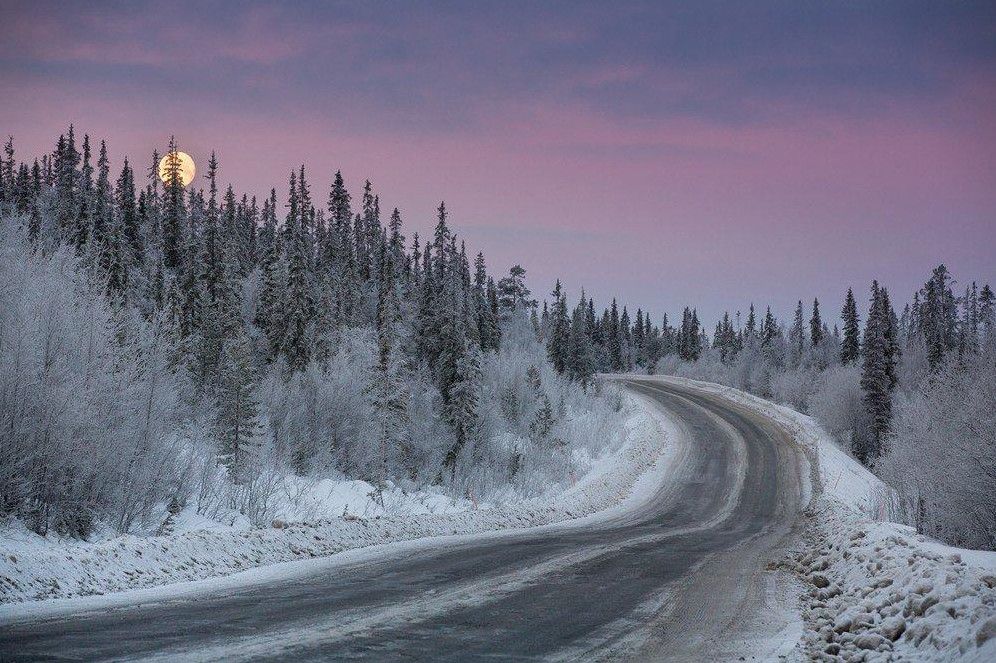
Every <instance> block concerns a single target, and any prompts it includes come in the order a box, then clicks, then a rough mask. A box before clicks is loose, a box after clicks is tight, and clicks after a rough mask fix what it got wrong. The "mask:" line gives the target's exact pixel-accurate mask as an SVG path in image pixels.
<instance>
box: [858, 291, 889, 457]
mask: <svg viewBox="0 0 996 663" xmlns="http://www.w3.org/2000/svg"><path fill="white" fill-rule="evenodd" d="M889 308H890V307H889V305H888V299H887V298H885V297H883V289H881V288H879V285H878V282H877V281H874V282H872V298H871V306H870V308H869V311H868V319H867V321H866V323H865V334H864V342H863V344H862V354H863V360H864V363H863V366H862V371H861V389H862V392H863V396H862V400H863V402H864V405H865V411H866V412H867V413H868V417H869V420H870V422H871V428H870V431H869V436H868V438H867V439H858V440H856V442H857V445H856V447H855V449H854V452H855V456H857V457H858V459H859V460H860V461H861V462H863V463H866V464H871V463H873V462H874V461H875V460H876V459H877V458H878V456H879V454H880V453H881V450H882V441H883V439H884V438H885V435H886V434H887V433H888V430H889V424H890V421H891V419H892V389H893V387H894V375H895V366H894V364H893V363H892V359H893V358H892V357H890V354H891V352H892V350H891V347H890V346H891V344H892V341H891V340H890V333H891V332H890V330H889V327H890V325H891V323H890V320H889Z"/></svg>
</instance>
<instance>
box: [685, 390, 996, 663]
mask: <svg viewBox="0 0 996 663" xmlns="http://www.w3.org/2000/svg"><path fill="white" fill-rule="evenodd" d="M666 379H667V380H670V381H673V382H675V383H679V384H682V385H685V386H687V387H693V388H696V389H699V390H701V391H704V392H708V393H717V394H722V395H723V396H725V397H726V398H729V399H730V400H732V401H734V402H736V403H739V404H741V405H744V406H746V407H750V408H752V409H754V410H756V411H758V412H761V413H763V414H765V415H767V416H769V417H770V418H772V419H774V420H775V421H776V422H778V423H779V424H780V425H782V426H783V427H784V428H786V429H787V430H789V431H790V432H791V433H792V434H793V435H794V436H795V439H796V440H797V441H798V442H799V443H800V444H802V445H804V447H805V448H806V449H807V450H808V453H809V457H810V463H812V465H813V467H814V469H815V471H814V472H813V475H814V481H815V482H816V484H817V485H816V486H815V490H814V491H813V492H814V495H813V498H812V499H811V500H810V503H809V506H808V508H807V511H806V518H807V528H806V531H805V533H804V536H803V539H804V541H803V544H804V545H803V546H802V549H801V550H799V551H796V552H795V553H793V554H792V555H790V557H789V558H788V559H786V560H783V561H782V562H781V564H780V566H781V567H782V568H785V569H787V570H789V571H791V572H793V573H795V574H796V575H797V578H798V579H799V580H800V582H801V586H802V588H803V591H802V594H801V597H800V599H801V606H800V607H801V609H802V612H803V617H804V623H805V626H806V628H805V631H804V634H803V637H802V640H801V641H800V643H799V645H798V646H797V649H796V651H795V652H794V653H793V657H794V658H797V659H798V660H807V661H808V660H820V661H952V660H963V661H980V662H981V661H987V662H991V661H996V552H992V551H980V550H965V549H960V548H954V547H951V546H947V545H944V544H942V543H939V542H937V541H933V540H931V539H928V538H927V537H925V536H922V535H920V534H917V532H916V531H915V530H914V529H913V528H911V527H908V526H906V525H902V524H900V523H897V522H890V521H889V520H888V518H889V517H894V516H896V514H895V513H894V511H895V509H894V507H893V506H892V505H893V500H892V497H891V492H890V490H889V489H888V487H887V486H885V485H884V484H883V483H882V482H881V481H880V480H879V479H878V478H877V477H876V476H875V475H874V474H872V473H871V472H870V471H868V469H867V468H865V467H864V466H862V465H861V464H860V463H858V461H856V460H855V459H854V458H852V457H851V456H850V455H848V454H847V453H846V452H845V451H843V450H842V449H840V448H839V447H838V446H837V445H836V444H835V443H834V442H833V440H832V439H831V438H830V436H829V435H827V434H826V433H825V432H824V431H823V430H822V429H821V428H820V426H819V424H817V423H816V421H814V420H813V419H811V418H810V417H807V416H805V415H803V414H800V413H798V412H796V411H794V410H792V409H790V408H787V407H784V406H780V405H776V404H774V403H771V402H770V401H766V400H764V399H762V398H759V397H757V396H754V395H751V394H748V393H745V392H742V391H739V390H737V389H732V388H730V387H725V386H722V385H717V384H712V383H706V382H699V381H696V380H690V379H687V378H670V377H669V378H666Z"/></svg>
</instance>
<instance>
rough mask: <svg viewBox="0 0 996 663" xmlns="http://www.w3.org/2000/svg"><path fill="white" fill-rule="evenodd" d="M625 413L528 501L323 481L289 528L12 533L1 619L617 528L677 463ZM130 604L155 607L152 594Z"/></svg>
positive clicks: (190, 521) (296, 509)
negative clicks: (482, 542)
mask: <svg viewBox="0 0 996 663" xmlns="http://www.w3.org/2000/svg"><path fill="white" fill-rule="evenodd" d="M624 407H625V408H626V413H627V419H626V426H625V428H624V430H622V431H619V432H618V436H619V439H616V440H607V441H606V445H605V449H606V453H604V454H603V455H602V456H600V457H599V458H595V459H589V460H588V461H587V463H588V464H589V469H588V471H587V472H586V473H585V474H584V475H583V476H581V477H580V478H579V479H578V480H577V482H576V483H575V484H574V485H572V486H567V487H562V488H560V489H559V490H556V491H553V492H552V493H551V494H548V495H544V496H541V497H537V498H533V499H529V500H523V501H517V502H513V501H509V502H503V503H497V504H475V502H473V501H472V500H453V499H450V498H448V497H446V496H443V495H440V494H436V493H430V492H423V493H415V494H404V493H402V492H401V491H399V490H390V491H386V492H385V494H384V496H383V497H382V498H381V499H375V497H374V496H373V495H372V489H373V487H372V486H370V485H369V484H366V483H364V482H361V481H349V482H334V481H328V480H325V481H320V482H296V483H294V482H292V483H288V485H287V486H286V490H285V491H284V492H285V495H284V496H283V497H282V499H281V501H280V504H279V505H278V509H277V513H278V514H279V516H280V517H279V518H278V520H275V521H274V525H275V526H274V527H270V528H265V529H251V528H249V527H248V524H247V523H245V522H242V521H240V520H239V519H231V521H230V522H218V520H212V519H207V518H204V517H200V516H197V515H196V514H192V513H190V512H182V513H181V514H179V515H178V517H177V519H176V522H175V523H173V531H172V533H170V534H168V535H163V536H148V537H142V536H131V535H125V536H117V537H113V538H109V539H107V540H104V541H100V542H82V541H70V540H57V539H54V538H43V537H39V536H38V535H36V534H34V533H32V532H29V531H27V530H26V529H24V528H23V526H18V525H16V524H14V525H10V526H8V527H7V528H6V529H5V530H3V531H0V603H6V604H8V605H7V606H6V607H2V606H0V616H2V615H3V614H4V613H7V614H14V613H23V612H25V611H31V610H33V609H37V608H38V607H39V606H38V605H37V604H38V603H39V602H41V603H47V604H53V603H60V604H61V603H64V602H63V601H48V599H67V598H73V597H81V596H93V595H103V594H108V593H112V592H125V593H126V594H127V593H128V590H142V589H143V588H144V589H147V588H154V587H161V586H165V585H172V584H174V583H184V582H188V581H200V580H204V579H208V578H218V577H221V576H228V575H232V574H237V573H240V572H244V571H246V570H247V569H255V568H258V567H263V566H268V565H274V564H280V563H283V562H291V561H294V560H303V559H310V558H318V557H328V556H330V555H334V554H335V553H339V552H341V551H345V550H349V549H355V548H362V547H369V546H376V545H379V544H387V543H391V542H398V541H409V540H412V539H419V538H423V537H436V536H452V535H467V534H479V533H486V532H493V531H496V530H505V529H516V528H523V527H533V526H540V525H547V524H551V523H558V522H563V521H567V520H572V519H578V518H583V517H610V516H611V514H612V513H613V512H614V511H616V510H617V509H620V508H623V507H624V506H625V508H632V507H633V506H634V501H639V500H646V499H649V497H650V496H651V495H652V494H653V492H654V490H655V489H656V488H657V486H658V485H659V484H660V482H661V481H663V480H664V479H663V478H662V477H664V476H665V474H666V471H665V470H666V466H667V465H668V464H669V462H670V461H669V459H670V458H672V457H673V455H674V454H675V453H677V448H676V447H677V445H676V443H675V441H676V439H677V437H678V435H677V433H676V430H675V429H674V427H673V424H672V423H671V422H669V421H668V420H667V419H666V418H664V417H663V416H662V415H661V414H660V413H659V412H658V411H657V410H656V409H654V408H647V407H644V406H643V405H641V404H640V399H639V398H638V397H634V396H627V397H626V398H625V403H624ZM650 470H653V472H651V471H650ZM651 484H652V485H651ZM613 507H616V508H615V509H614V508H613ZM593 514H597V515H594V516H593ZM284 566H286V565H284ZM283 570H284V571H286V572H287V573H293V570H292V569H286V568H285V569H283ZM257 575H259V574H257ZM271 575H272V574H271ZM260 577H262V576H260ZM131 593H132V594H134V595H135V596H136V597H137V598H141V599H142V600H146V599H148V598H149V597H150V595H149V594H148V592H147V591H145V592H143V591H138V592H134V591H133V592H131ZM102 598H107V597H102ZM117 598H119V599H122V600H127V599H128V596H127V595H122V596H119V597H117ZM24 602H33V603H35V604H36V605H35V606H28V605H25V604H24ZM14 604H18V605H14ZM42 611H44V609H43V610H42Z"/></svg>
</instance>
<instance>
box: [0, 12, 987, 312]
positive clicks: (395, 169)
mask: <svg viewBox="0 0 996 663" xmlns="http://www.w3.org/2000/svg"><path fill="white" fill-rule="evenodd" d="M46 6H47V5H46V3H44V2H43V3H33V4H32V5H30V7H29V6H27V5H23V4H22V5H19V6H16V7H11V8H9V9H7V10H5V14H7V16H6V18H9V19H11V20H8V21H5V23H6V24H7V25H8V28H9V29H10V30H11V34H5V39H4V40H3V43H4V44H5V46H0V72H3V75H4V77H5V78H6V79H8V80H10V81H11V83H13V84H15V85H17V86H18V87H19V89H20V90H21V91H22V95H23V100H24V101H23V102H22V103H19V104H17V105H16V106H14V107H8V108H7V109H5V110H4V111H3V113H2V121H0V125H2V128H3V132H4V133H6V134H11V135H13V136H14V139H15V148H16V149H17V153H18V156H19V157H20V158H22V159H23V158H26V157H29V156H30V157H31V158H33V157H34V156H38V155H40V154H41V153H44V152H48V151H50V150H51V149H52V147H53V145H54V138H55V137H57V136H58V134H59V133H60V132H62V131H64V130H65V128H66V127H67V126H68V125H69V124H70V123H74V124H75V125H76V126H77V128H78V129H79V130H80V132H81V133H82V132H85V133H89V134H90V135H91V138H92V139H93V140H94V141H95V142H96V141H99V140H100V139H101V138H106V139H107V141H108V149H109V151H110V155H111V159H112V163H114V164H120V162H121V159H122V157H123V156H125V155H126V154H127V155H128V156H129V157H130V158H131V159H132V160H133V162H134V163H136V164H140V165H141V164H143V163H144V160H145V159H147V158H148V156H149V155H151V152H152V150H153V149H159V151H160V152H162V151H163V150H164V148H165V145H166V142H167V141H168V138H169V135H170V134H175V135H176V136H177V138H178V140H179V143H180V146H181V148H182V149H184V150H185V151H187V152H189V153H190V154H191V155H192V156H193V158H194V160H195V162H196V163H197V164H198V166H199V169H200V172H199V175H200V174H203V172H204V170H203V168H204V166H205V164H206V162H207V158H208V155H209V154H210V152H211V151H212V150H215V151H217V153H218V157H219V160H220V163H221V168H220V173H219V175H220V179H221V181H222V182H224V183H226V184H227V183H229V182H231V183H232V184H233V185H234V186H235V187H236V189H238V190H239V191H240V193H241V192H248V193H250V195H251V194H256V195H257V196H260V197H261V196H262V195H264V194H265V193H266V192H268V191H269V189H270V187H276V189H277V192H278V198H283V197H285V196H286V191H284V190H283V189H286V182H285V180H286V176H287V174H288V173H289V171H290V170H291V168H294V167H296V166H298V165H300V164H301V163H304V164H305V166H306V167H307V169H308V170H309V172H310V173H312V179H313V181H314V182H315V187H314V188H315V190H316V191H317V192H320V193H321V194H322V195H321V196H316V200H319V201H324V193H325V192H326V191H327V186H328V182H329V181H330V179H331V175H332V174H333V173H334V172H335V170H337V169H341V170H342V172H343V175H344V177H345V178H346V183H347V186H348V187H349V188H350V191H351V192H352V193H353V194H354V195H355V194H356V193H357V192H358V190H359V188H360V187H361V186H362V182H363V181H364V180H365V179H369V180H371V181H372V182H373V185H374V188H375V190H376V191H377V192H378V193H379V194H381V197H382V201H383V203H384V204H383V205H382V206H383V207H384V208H385V209H391V208H393V207H398V208H399V209H400V210H401V212H402V216H403V218H404V221H405V225H406V227H407V228H408V233H407V234H408V235H409V236H410V235H411V233H412V232H413V231H418V232H419V234H420V235H423V236H424V235H425V233H426V231H431V228H432V225H433V224H434V217H435V208H436V206H437V205H438V203H439V201H440V200H445V201H446V202H447V207H448V209H449V210H450V213H451V215H452V216H451V219H452V223H453V225H454V227H455V228H456V229H457V230H458V231H459V233H460V235H461V236H462V237H463V238H464V239H466V240H467V242H468V244H469V245H471V246H473V247H474V249H475V252H476V251H477V250H481V251H483V252H484V253H485V256H486V257H487V258H488V262H489V265H491V267H492V268H493V269H495V271H496V272H504V271H505V270H507V268H508V267H509V266H511V265H512V264H515V263H519V264H522V266H523V267H525V268H526V269H527V272H528V282H529V284H530V286H531V287H532V289H533V291H534V294H535V296H536V297H537V298H538V299H540V300H542V299H543V298H544V297H548V296H549V292H550V291H551V290H552V288H553V284H554V280H555V279H557V278H560V279H561V280H562V282H563V283H564V284H565V288H566V289H567V292H568V293H570V295H571V297H572V298H574V299H576V297H577V295H578V294H579V292H580V290H581V289H582V288H583V289H584V290H585V292H586V293H587V294H588V295H589V296H593V297H594V298H595V300H596V301H597V302H599V303H600V305H605V304H607V303H608V302H609V301H611V299H612V298H613V297H616V298H617V299H618V300H619V302H620V303H625V304H626V305H627V307H629V308H631V309H634V310H635V308H637V307H639V308H643V309H644V310H649V311H650V312H651V313H653V315H654V319H655V321H657V322H659V319H660V316H661V314H662V313H663V312H667V313H668V315H669V317H673V315H674V314H675V313H680V311H681V309H682V308H683V307H684V306H685V305H689V306H694V307H696V308H697V309H698V310H699V312H700V315H701V316H702V318H703V319H704V320H709V321H715V320H717V319H719V318H721V317H722V314H723V312H724V311H729V312H730V313H731V315H732V314H734V313H735V312H736V311H737V310H740V311H742V312H744V313H746V308H747V306H748V305H749V303H750V301H751V300H753V301H754V303H755V304H756V305H758V306H761V307H763V306H765V305H768V304H770V305H771V306H772V310H773V311H774V312H775V313H776V315H777V317H778V318H779V319H780V320H785V319H787V317H789V316H790V315H791V313H792V311H793V310H794V307H795V303H796V301H797V300H800V299H801V300H802V301H803V302H804V303H805V304H806V305H807V307H808V306H810V305H811V303H812V299H813V298H814V297H816V298H818V299H819V300H820V301H821V304H822V308H823V309H824V311H825V312H826V313H828V314H830V313H832V314H833V315H834V316H836V315H838V314H839V309H840V305H841V304H842V302H843V296H844V293H845V292H846V290H847V288H848V287H851V288H853V289H854V291H855V296H856V297H857V298H858V301H859V303H860V304H859V306H861V307H862V308H864V307H865V306H866V305H867V301H866V300H867V288H868V285H869V284H870V282H871V281H872V280H873V279H877V280H879V281H880V282H882V283H883V284H884V285H886V286H887V287H888V288H889V290H890V292H891V293H892V294H893V296H894V300H895V302H896V305H897V308H901V306H902V304H903V303H905V302H906V301H908V299H909V298H910V297H911V296H912V293H913V292H914V291H915V290H916V289H918V288H919V286H920V285H922V283H923V282H924V281H925V280H926V279H927V278H928V277H929V275H930V271H931V270H932V269H933V268H934V267H935V266H936V265H938V264H941V263H943V264H945V265H947V266H948V268H949V269H950V270H951V272H952V274H953V275H954V276H955V278H956V279H957V280H958V288H963V287H964V286H965V285H967V284H970V283H971V282H972V281H977V282H978V283H979V285H980V286H981V284H982V283H984V282H989V283H993V282H994V281H996V266H994V265H996V261H994V260H993V246H994V245H996V169H994V168H993V167H992V166H993V164H994V162H996V122H994V117H993V112H992V110H991V109H992V108H993V107H994V104H993V103H992V102H993V101H996V97H994V94H996V93H994V91H996V52H994V51H996V49H993V48H992V46H991V44H990V43H989V42H988V40H987V35H988V33H989V32H988V31H989V30H990V29H991V27H992V25H993V24H994V15H996V12H994V10H993V9H992V8H991V7H986V6H984V5H978V6H973V5H970V4H966V5H958V6H957V7H938V6H932V5H929V4H912V5H911V4H908V3H902V4H891V3H886V4H883V5H877V6H875V7H864V8H861V10H852V9H850V8H841V7H834V8H828V7H805V8H798V7H786V6H785V5H779V4H777V3H776V4H771V5H766V6H765V7H764V8H757V9H744V8H738V9H736V10H730V9H729V8H724V7H722V6H721V5H710V6H709V7H707V8H706V9H705V10H704V11H702V12H699V13H695V14H694V15H693V14H692V13H689V12H684V11H682V10H681V9H680V8H676V7H673V6H668V7H650V6H645V5H640V4H638V3H637V4H628V5H626V6H625V8H624V9H622V10H618V11H616V12H608V11H602V10H600V9H598V8H592V7H585V8H583V9H578V10H576V11H564V10H563V8H559V9H558V8H557V7H554V6H550V7H544V8H526V7H522V8H520V11H518V12H505V11H503V12H498V11H496V10H494V9H490V8H484V7H481V8H475V7H461V6H449V7H448V10H449V11H447V12H439V13H438V14H435V15H434V12H432V11H431V10H429V9H428V8H426V7H420V8H408V7H403V8H402V7H400V6H392V5H391V3H387V4H376V5H367V6H364V7H359V8H358V7H343V6H337V7H332V6H326V7H320V8H319V7H305V8H301V7H295V8H274V7H268V6H262V5H252V6H250V7H249V8H248V9H247V10H245V11H242V12H239V11H236V10H235V9H234V8H233V7H232V6H229V5H222V6H218V7H213V8H209V9H207V10H204V12H202V19H203V25H192V24H191V25H188V23H189V22H187V21H185V20H184V19H183V18H182V16H183V15H184V12H179V13H178V15H177V16H178V18H175V19H171V18H169V17H163V16H161V15H158V14H155V13H149V12H141V11H140V10H135V11H127V12H126V11H118V10H114V9H113V7H112V6H108V5H101V6H99V7H95V8H90V9H79V8H76V9H71V10H69V11H63V12H58V13H56V12H50V11H47V10H46ZM388 8H390V11H387V9H388ZM766 10H771V11H766ZM731 13H736V14H737V18H738V21H735V23H737V29H736V30H734V29H731V27H730V22H729V18H730V15H731ZM111 19H114V20H111ZM76 23H78V24H79V25H80V26H81V27H80V28H79V29H75V28H73V27H72V26H73V25H74V24H76ZM553 25H556V26H557V28H556V29H553V28H552V27H551V26H553ZM224 26H228V28H229V29H227V30H225V29H221V28H222V27H224ZM651 26H653V27H654V28H656V29H657V30H658V31H659V33H658V31H654V30H651V29H650V27H651ZM402 28H403V29H402ZM208 34H211V35H212V38H211V39H208V38H206V35H208ZM513 35H514V38H513ZM56 42H57V43H59V44H60V49H59V50H58V51H56V50H53V49H50V48H48V47H47V46H45V44H47V43H56ZM39 44H41V45H39ZM333 44H334V45H333ZM344 89H348V90H349V91H350V92H349V94H342V93H341V92H340V90H344ZM69 99H73V100H74V101H72V102H71V101H69ZM70 109H71V110H70ZM869 148H871V149H869ZM620 265H622V267H620ZM731 283H733V284H735V286H733V287H731V286H730V284H731ZM956 290H957V289H956Z"/></svg>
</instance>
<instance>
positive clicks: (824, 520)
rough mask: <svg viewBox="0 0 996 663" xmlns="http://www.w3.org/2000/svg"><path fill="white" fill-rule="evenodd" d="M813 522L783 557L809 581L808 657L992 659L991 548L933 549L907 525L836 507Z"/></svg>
mask: <svg viewBox="0 0 996 663" xmlns="http://www.w3.org/2000/svg"><path fill="white" fill-rule="evenodd" d="M816 520H817V521H818V522H819V525H818V526H816V527H812V528H810V529H809V530H808V532H807V534H806V539H807V548H808V550H807V551H805V552H802V553H799V554H798V555H796V556H795V557H794V558H793V559H791V560H790V561H789V562H788V566H789V567H790V568H792V569H793V570H795V571H796V572H797V573H799V574H800V576H801V577H802V578H804V579H805V581H806V583H807V586H808V588H809V589H808V591H807V592H805V593H804V595H803V605H804V616H805V620H806V624H807V627H808V628H807V634H806V636H805V637H804V640H803V643H802V647H803V651H804V652H805V654H806V657H807V658H810V659H814V660H834V661H836V660H845V661H853V660H864V661H879V660H881V661H889V660H916V661H947V660H952V659H956V658H962V657H965V658H967V659H969V660H978V661H993V660H996V553H988V555H980V554H979V553H978V552H977V551H973V552H974V553H975V554H974V555H973V556H972V558H971V559H968V557H967V556H963V555H962V554H961V553H960V552H956V551H955V550H956V549H949V550H950V551H952V552H949V553H947V554H945V553H944V552H942V551H936V552H935V551H934V550H933V549H934V548H935V547H936V546H937V545H938V544H931V543H930V542H928V541H927V540H926V538H925V537H923V536H920V535H918V534H917V533H916V532H915V531H914V530H913V529H912V528H910V527H906V526H904V525H899V524H896V523H879V522H872V521H867V520H865V521H862V520H859V519H855V518H849V517H848V516H847V515H846V514H841V513H839V512H837V511H835V510H834V509H832V508H821V509H819V510H818V513H817V514H816ZM980 562H981V563H982V564H980Z"/></svg>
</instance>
